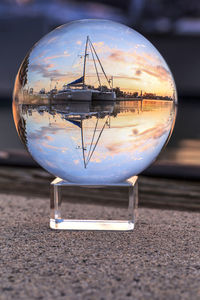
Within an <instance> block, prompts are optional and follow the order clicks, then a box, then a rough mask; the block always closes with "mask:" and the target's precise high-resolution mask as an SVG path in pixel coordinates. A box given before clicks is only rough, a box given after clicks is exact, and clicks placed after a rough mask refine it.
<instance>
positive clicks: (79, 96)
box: [53, 36, 116, 101]
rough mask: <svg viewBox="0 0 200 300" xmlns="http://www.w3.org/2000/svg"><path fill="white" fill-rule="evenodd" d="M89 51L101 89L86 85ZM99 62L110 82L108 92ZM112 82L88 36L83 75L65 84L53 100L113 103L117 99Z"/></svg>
mask: <svg viewBox="0 0 200 300" xmlns="http://www.w3.org/2000/svg"><path fill="white" fill-rule="evenodd" d="M88 49H90V52H91V55H92V60H93V63H94V67H95V71H96V75H97V78H98V82H99V89H94V88H89V86H88V85H86V83H85V77H86V62H87V57H88V56H89V54H88ZM97 62H98V64H99V66H100V68H101V70H102V72H103V74H104V76H105V78H106V80H107V82H108V85H109V89H108V90H106V91H105V90H103V88H102V84H101V80H100V76H99V73H98V69H97ZM111 82H112V80H110V79H108V77H107V75H106V73H105V71H104V69H103V66H102V64H101V61H100V59H99V57H98V55H97V53H96V50H95V48H94V46H93V44H92V42H91V41H90V39H89V36H87V39H86V45H85V54H84V64H83V75H82V76H81V77H80V78H78V79H76V80H74V81H72V82H71V83H69V84H65V85H64V86H63V89H62V90H60V91H58V93H56V94H55V95H54V96H53V99H55V100H78V101H91V100H97V101H113V100H115V99H116V95H115V92H114V91H113V89H112V86H111Z"/></svg>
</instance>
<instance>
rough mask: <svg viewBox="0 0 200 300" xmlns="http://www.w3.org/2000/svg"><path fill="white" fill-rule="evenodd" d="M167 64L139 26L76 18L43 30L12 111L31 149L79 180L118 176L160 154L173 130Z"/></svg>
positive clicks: (58, 172) (57, 171)
mask: <svg viewBox="0 0 200 300" xmlns="http://www.w3.org/2000/svg"><path fill="white" fill-rule="evenodd" d="M176 104H177V93H176V87H175V83H174V80H173V76H172V74H171V72H170V69H169V67H168V65H167V64H166V62H165V60H164V59H163V57H162V56H161V55H160V53H159V52H158V51H157V50H156V48H155V47H154V46H153V45H152V44H151V43H150V42H149V41H148V40H147V39H146V38H144V37H143V36H142V35H141V34H139V33H138V32H136V31H135V30H133V29H131V28H129V27H127V26H125V25H122V24H119V23H116V22H112V21H107V20H79V21H75V22H72V23H68V24H65V25H63V26H60V27H58V28H56V29H55V30H53V31H51V32H50V33H49V34H47V35H45V36H44V37H43V38H42V39H41V40H40V41H39V42H38V43H36V44H35V45H34V46H33V48H32V49H31V50H30V51H29V52H28V54H27V55H26V57H25V59H24V60H23V62H22V64H21V66H20V68H19V71H18V74H17V76H16V81H15V86H14V93H13V115H14V121H15V125H16V129H17V132H18V134H19V136H20V138H21V140H22V142H23V143H24V144H25V146H26V148H27V150H28V151H29V153H30V154H31V155H32V157H33V158H34V159H35V160H36V161H37V163H38V164H39V165H41V166H42V167H43V168H44V169H46V170H47V171H48V172H50V173H51V174H53V175H55V176H57V177H60V178H62V179H63V180H67V181H70V182H74V183H91V184H93V183H97V184H106V183H118V182H122V181H124V180H126V179H127V178H129V177H131V176H133V175H137V174H139V173H140V172H142V171H143V170H144V169H145V168H147V167H148V166H149V165H150V164H151V163H152V162H153V161H154V160H155V159H156V157H157V156H158V154H159V152H160V151H161V150H162V148H163V147H164V145H165V144H166V142H167V141H168V139H169V137H170V135H171V132H172V130H173V126H174V121H175V115H176Z"/></svg>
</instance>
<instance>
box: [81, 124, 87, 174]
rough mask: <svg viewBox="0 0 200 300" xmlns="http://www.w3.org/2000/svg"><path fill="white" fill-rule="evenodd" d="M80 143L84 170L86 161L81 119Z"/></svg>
mask: <svg viewBox="0 0 200 300" xmlns="http://www.w3.org/2000/svg"><path fill="white" fill-rule="evenodd" d="M81 143H82V152H83V163H84V168H85V169H86V166H87V165H86V161H85V145H84V137H83V120H82V119H81Z"/></svg>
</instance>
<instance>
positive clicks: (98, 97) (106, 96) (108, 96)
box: [92, 91, 116, 101]
mask: <svg viewBox="0 0 200 300" xmlns="http://www.w3.org/2000/svg"><path fill="white" fill-rule="evenodd" d="M92 100H94V101H114V100H116V95H115V92H100V91H93V92H92Z"/></svg>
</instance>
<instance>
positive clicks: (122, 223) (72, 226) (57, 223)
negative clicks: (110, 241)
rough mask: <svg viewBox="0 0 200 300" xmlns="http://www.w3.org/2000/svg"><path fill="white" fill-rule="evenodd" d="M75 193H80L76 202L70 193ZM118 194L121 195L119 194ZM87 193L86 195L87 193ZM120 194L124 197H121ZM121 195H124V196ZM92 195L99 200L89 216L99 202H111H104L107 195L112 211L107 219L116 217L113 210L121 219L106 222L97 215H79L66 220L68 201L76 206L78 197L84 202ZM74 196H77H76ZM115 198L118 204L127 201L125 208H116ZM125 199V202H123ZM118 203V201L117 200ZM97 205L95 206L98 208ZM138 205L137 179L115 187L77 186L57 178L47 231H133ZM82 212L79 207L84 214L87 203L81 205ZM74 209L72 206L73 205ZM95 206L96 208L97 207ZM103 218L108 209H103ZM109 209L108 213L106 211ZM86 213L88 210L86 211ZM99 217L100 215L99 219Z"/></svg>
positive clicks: (108, 185)
mask: <svg viewBox="0 0 200 300" xmlns="http://www.w3.org/2000/svg"><path fill="white" fill-rule="evenodd" d="M77 190H79V191H81V192H80V193H79V195H78V200H76V199H73V198H74V197H73V194H72V195H70V193H72V191H75V193H76V192H77ZM118 190H120V191H121V194H120V193H119V192H118ZM88 191H89V192H88ZM122 192H123V193H124V194H125V196H121V195H122ZM124 194H123V195H124ZM91 195H92V196H93V195H96V199H97V196H98V197H99V199H100V200H99V201H98V203H97V200H94V201H96V203H95V205H96V206H95V209H94V208H93V210H92V213H93V212H94V213H95V212H96V211H97V210H98V209H97V208H98V205H99V204H100V207H101V208H102V204H101V199H104V203H105V204H106V205H107V203H108V202H109V201H110V200H106V196H107V195H109V199H111V200H112V205H111V206H112V208H109V209H111V210H112V211H111V214H110V216H114V217H115V210H118V212H122V210H123V213H121V214H120V217H119V218H117V219H110V216H109V219H108V218H107V219H105V220H104V218H103V217H104V216H100V219H99V218H98V219H94V218H93V217H94V216H92V219H88V218H87V219H84V218H83V219H82V216H80V218H78V219H74V218H71V219H70V218H69V215H68V216H67V214H68V213H69V212H68V206H69V202H73V201H74V202H73V203H75V204H76V203H77V202H78V203H79V202H80V201H81V198H84V199H87V198H88V197H89V198H91ZM76 197H77V195H76ZM117 198H118V199H120V201H121V202H123V203H125V202H127V207H126V209H124V208H123V209H122V208H117V209H116V203H117ZM123 198H126V199H123ZM118 202H119V201H118ZM97 204H98V205H97ZM137 204H138V177H137V176H134V177H131V178H130V179H128V180H127V181H125V182H121V183H116V184H103V185H97V184H77V183H71V182H67V181H64V180H62V179H60V178H56V179H55V180H54V181H53V182H52V183H51V199H50V208H51V218H50V228H52V229H65V230H115V231H119V230H120V231H128V230H133V229H134V224H135V219H136V212H137ZM82 205H83V209H80V208H79V212H80V211H84V213H85V212H87V204H82ZM74 206H75V205H74ZM96 207H97V208H96ZM103 209H104V212H105V215H106V216H107V214H106V212H107V208H106V206H105V205H104V206H103ZM109 209H108V210H109ZM88 211H89V210H88ZM74 214H75V215H76V208H74ZM98 217H99V216H98Z"/></svg>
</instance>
